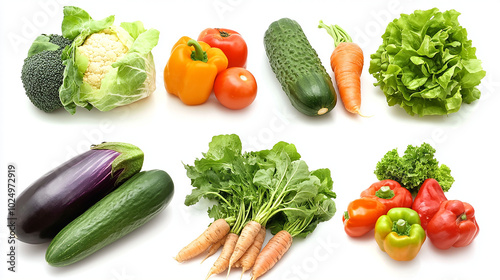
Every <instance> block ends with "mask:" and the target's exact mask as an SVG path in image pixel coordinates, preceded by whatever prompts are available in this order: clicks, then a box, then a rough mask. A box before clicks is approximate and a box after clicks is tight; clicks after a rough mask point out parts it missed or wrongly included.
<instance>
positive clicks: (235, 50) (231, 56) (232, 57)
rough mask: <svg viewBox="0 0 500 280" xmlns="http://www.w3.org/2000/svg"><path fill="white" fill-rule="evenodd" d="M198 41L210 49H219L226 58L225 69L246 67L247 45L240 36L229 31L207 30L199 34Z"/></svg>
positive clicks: (219, 29)
mask: <svg viewBox="0 0 500 280" xmlns="http://www.w3.org/2000/svg"><path fill="white" fill-rule="evenodd" d="M198 41H203V42H205V43H207V44H209V45H210V47H212V48H219V49H221V50H222V52H224V54H225V55H226V57H227V60H228V65H227V67H228V68H230V67H244V68H245V67H246V65H247V55H248V49H247V43H246V42H245V40H243V37H241V35H240V34H239V33H238V32H236V31H234V30H231V29H226V28H207V29H205V30H203V31H202V32H201V33H200V36H198Z"/></svg>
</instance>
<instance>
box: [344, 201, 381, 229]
mask: <svg viewBox="0 0 500 280" xmlns="http://www.w3.org/2000/svg"><path fill="white" fill-rule="evenodd" d="M386 213H387V210H386V209H385V205H384V204H383V203H382V202H380V201H378V200H376V199H373V198H369V197H362V198H358V199H356V200H353V201H352V202H351V203H349V205H348V206H347V211H345V212H344V215H343V216H342V222H343V223H344V230H345V232H346V233H347V235H349V236H351V237H358V236H362V235H365V234H366V233H368V232H370V231H371V230H372V229H373V228H374V227H375V223H376V222H377V219H378V218H379V217H380V216H382V215H385V214H386Z"/></svg>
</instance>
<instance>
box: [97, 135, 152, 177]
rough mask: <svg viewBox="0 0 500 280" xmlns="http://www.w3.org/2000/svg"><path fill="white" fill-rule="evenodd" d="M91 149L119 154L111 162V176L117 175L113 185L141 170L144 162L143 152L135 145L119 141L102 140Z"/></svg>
mask: <svg viewBox="0 0 500 280" xmlns="http://www.w3.org/2000/svg"><path fill="white" fill-rule="evenodd" d="M91 149H92V150H113V151H116V152H118V153H120V155H119V156H118V157H117V158H115V160H113V162H112V163H111V176H112V177H114V176H118V178H117V179H116V181H115V186H117V185H120V184H121V183H123V182H125V181H126V180H128V179H129V178H130V177H132V176H133V175H135V174H136V173H138V172H139V171H141V169H142V164H143V162H144V152H143V151H142V150H141V149H139V148H138V147H137V146H134V145H132V144H128V143H121V142H103V143H102V144H99V145H93V146H92V147H91Z"/></svg>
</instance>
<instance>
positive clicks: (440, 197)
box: [411, 179, 448, 229]
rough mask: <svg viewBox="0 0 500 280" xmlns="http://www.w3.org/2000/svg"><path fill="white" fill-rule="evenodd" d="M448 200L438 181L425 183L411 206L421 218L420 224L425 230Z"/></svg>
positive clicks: (432, 180)
mask: <svg viewBox="0 0 500 280" xmlns="http://www.w3.org/2000/svg"><path fill="white" fill-rule="evenodd" d="M446 200H448V199H447V198H446V196H445V195H444V191H443V189H442V188H441V186H440V185H439V183H438V181H436V180H434V179H427V180H425V181H424V183H423V184H422V186H421V187H420V189H419V191H418V194H417V196H416V197H415V201H413V205H412V206H411V208H412V209H413V210H415V211H417V213H418V215H419V216H420V223H421V225H422V227H423V228H424V229H427V224H429V221H430V220H431V219H432V217H433V216H434V215H435V214H436V212H437V211H438V210H439V206H440V205H441V202H443V201H446Z"/></svg>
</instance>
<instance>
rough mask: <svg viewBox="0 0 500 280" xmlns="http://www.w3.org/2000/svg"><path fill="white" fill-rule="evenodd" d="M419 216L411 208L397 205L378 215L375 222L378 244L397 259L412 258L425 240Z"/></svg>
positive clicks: (406, 259) (405, 259) (407, 259)
mask: <svg viewBox="0 0 500 280" xmlns="http://www.w3.org/2000/svg"><path fill="white" fill-rule="evenodd" d="M425 238H426V236H425V230H424V229H423V228H422V226H421V225H420V217H419V216H418V213H417V212H416V211H415V210H412V209H411V208H403V207H397V208H392V209H391V210H389V212H387V215H383V216H380V218H378V220H377V223H376V224H375V240H376V241H377V244H378V246H379V247H380V249H381V250H382V251H384V252H386V253H387V254H388V255H389V256H390V257H391V258H393V259H395V260H397V261H409V260H412V259H414V258H415V257H416V256H417V254H418V252H419V251H420V248H421V247H422V244H424V241H425Z"/></svg>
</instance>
